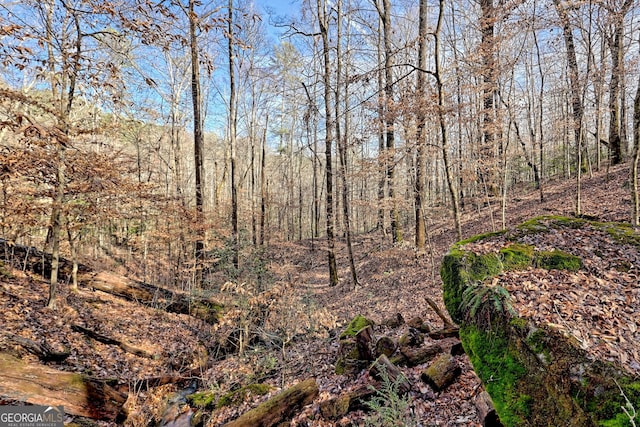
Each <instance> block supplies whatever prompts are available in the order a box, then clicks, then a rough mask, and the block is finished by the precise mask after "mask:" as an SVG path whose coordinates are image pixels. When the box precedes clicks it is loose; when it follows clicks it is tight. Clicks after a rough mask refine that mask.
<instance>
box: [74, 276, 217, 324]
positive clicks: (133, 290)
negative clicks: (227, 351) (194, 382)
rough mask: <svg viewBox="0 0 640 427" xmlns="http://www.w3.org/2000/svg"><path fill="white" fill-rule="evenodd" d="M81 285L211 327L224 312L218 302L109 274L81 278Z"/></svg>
mask: <svg viewBox="0 0 640 427" xmlns="http://www.w3.org/2000/svg"><path fill="white" fill-rule="evenodd" d="M79 282H80V283H81V284H82V285H84V286H87V287H90V288H93V289H97V290H99V291H102V292H106V293H108V294H111V295H115V296H118V297H121V298H124V299H126V300H129V301H135V302H138V303H141V304H145V305H151V306H154V307H158V308H161V309H164V310H165V311H168V312H171V313H179V314H188V315H191V316H194V317H197V318H198V319H201V320H204V321H206V322H208V323H216V322H217V321H218V317H219V312H220V310H221V309H222V305H221V304H219V303H217V302H216V301H214V300H210V299H205V298H198V297H191V296H189V295H185V294H183V293H181V292H177V291H172V290H170V289H165V288H161V287H157V286H153V285H150V284H148V283H144V282H140V281H137V280H132V279H129V278H128V277H124V276H120V275H118V274H114V273H111V272H108V271H101V272H92V273H85V274H81V275H80V276H79Z"/></svg>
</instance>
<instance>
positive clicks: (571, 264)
mask: <svg viewBox="0 0 640 427" xmlns="http://www.w3.org/2000/svg"><path fill="white" fill-rule="evenodd" d="M534 264H535V266H536V267H540V268H544V269H547V270H568V271H578V270H579V269H580V268H581V267H582V260H581V259H580V257H578V256H575V255H572V254H570V253H568V252H564V251H561V250H559V249H554V250H552V251H540V252H536V254H535V259H534Z"/></svg>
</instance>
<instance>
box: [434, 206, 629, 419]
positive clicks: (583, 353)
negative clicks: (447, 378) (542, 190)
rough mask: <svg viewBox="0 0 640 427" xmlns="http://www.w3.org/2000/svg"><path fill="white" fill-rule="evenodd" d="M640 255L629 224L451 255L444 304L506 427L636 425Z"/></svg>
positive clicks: (459, 246) (497, 241) (534, 224)
mask: <svg viewBox="0 0 640 427" xmlns="http://www.w3.org/2000/svg"><path fill="white" fill-rule="evenodd" d="M639 248H640V235H639V234H638V233H637V232H636V231H634V229H633V228H632V227H631V226H629V225H626V224H618V223H599V222H595V221H589V220H585V219H580V218H565V217H540V218H536V219H533V220H531V221H528V222H526V223H524V224H522V225H521V226H519V227H516V228H515V229H513V230H508V231H502V232H499V233H491V234H485V235H480V236H475V237H473V238H471V239H467V240H465V241H461V242H458V243H456V244H455V245H454V246H453V247H452V248H451V250H450V251H449V253H448V254H447V255H446V256H445V258H444V260H443V264H442V268H441V276H442V280H443V287H444V288H443V292H444V300H445V305H446V307H447V310H448V311H449V314H450V315H451V317H452V319H454V320H455V321H456V322H458V323H459V324H460V339H461V341H462V344H463V346H464V348H465V351H466V353H467V354H468V355H469V358H470V360H471V363H472V364H473V367H474V370H475V371H476V373H477V374H478V376H479V377H480V379H481V380H482V382H483V384H484V386H485V388H486V390H487V391H488V392H489V394H490V395H491V398H492V400H493V402H494V404H495V409H496V411H497V413H498V415H499V416H500V420H501V422H502V423H503V424H504V425H505V426H536V427H539V426H596V425H601V426H632V425H638V422H639V421H640V357H639V356H638V346H637V342H639V340H640V332H639V330H640V323H638V322H640V320H636V319H640V286H639V285H638V277H639V273H640V262H639V261H640V251H639ZM636 411H637V412H636ZM632 418H634V420H633V421H632ZM634 422H635V424H633V423H634Z"/></svg>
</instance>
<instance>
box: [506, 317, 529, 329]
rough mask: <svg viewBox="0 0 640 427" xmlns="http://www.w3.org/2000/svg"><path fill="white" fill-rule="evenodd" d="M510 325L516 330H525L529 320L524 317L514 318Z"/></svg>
mask: <svg viewBox="0 0 640 427" xmlns="http://www.w3.org/2000/svg"><path fill="white" fill-rule="evenodd" d="M509 324H510V325H511V326H513V327H514V328H516V329H520V330H524V329H525V328H526V327H527V319H523V318H522V317H514V318H513V319H511V320H510V321H509Z"/></svg>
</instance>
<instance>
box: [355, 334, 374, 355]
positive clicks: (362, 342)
mask: <svg viewBox="0 0 640 427" xmlns="http://www.w3.org/2000/svg"><path fill="white" fill-rule="evenodd" d="M372 341H373V329H372V328H371V326H367V327H366V328H363V329H361V330H360V331H358V333H357V334H356V347H357V348H358V359H360V360H373V351H372V350H371V347H372Z"/></svg>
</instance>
